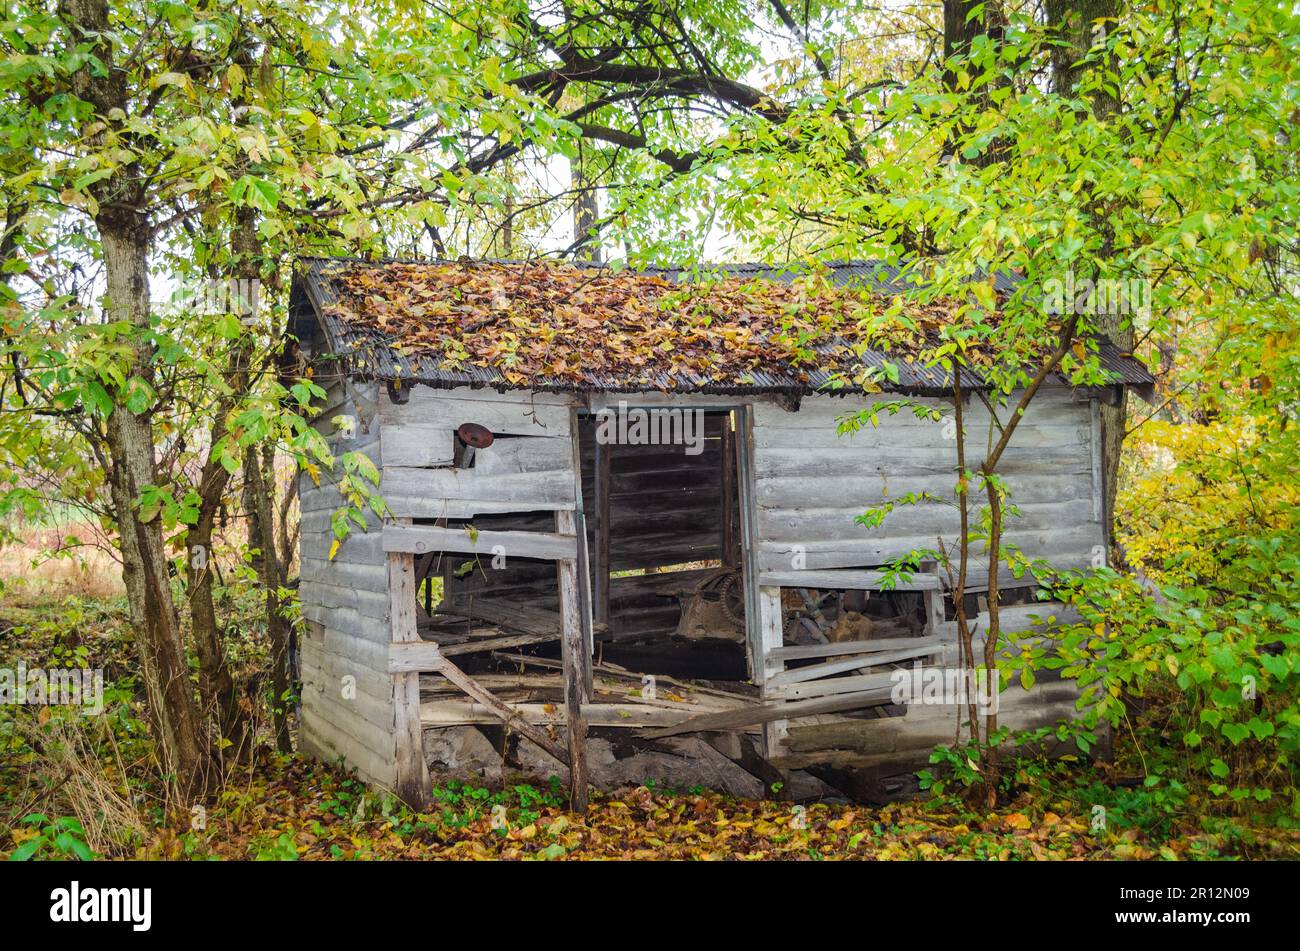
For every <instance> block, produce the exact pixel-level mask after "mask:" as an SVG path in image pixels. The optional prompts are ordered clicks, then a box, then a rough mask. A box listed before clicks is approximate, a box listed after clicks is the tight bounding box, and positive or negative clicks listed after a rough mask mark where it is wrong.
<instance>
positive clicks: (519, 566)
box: [415, 411, 749, 686]
mask: <svg viewBox="0 0 1300 951" xmlns="http://www.w3.org/2000/svg"><path fill="white" fill-rule="evenodd" d="M693 425H694V427H696V428H698V429H701V430H702V432H701V433H700V434H699V438H692V440H691V442H690V443H689V444H681V443H668V444H663V443H660V444H645V443H637V442H633V443H631V444H619V443H614V442H606V441H604V439H603V438H601V436H600V434H599V428H600V427H599V420H598V419H597V418H596V417H595V416H593V415H586V416H584V417H582V418H580V420H579V447H580V456H581V468H582V500H583V515H584V519H583V521H584V523H585V528H586V534H587V552H586V558H585V568H586V570H587V571H588V573H589V576H590V590H591V595H592V614H593V617H594V621H595V624H594V637H593V641H594V644H593V648H594V662H595V666H596V667H597V668H598V669H606V670H618V669H625V670H627V671H629V672H635V673H637V674H638V675H641V674H652V675H655V676H657V677H669V678H696V679H700V680H703V681H718V682H721V683H731V684H736V685H738V686H740V685H742V684H744V682H745V681H747V680H748V677H749V674H748V669H747V662H746V654H745V635H744V631H745V605H744V601H745V599H744V595H743V585H742V583H741V554H740V548H741V546H740V529H739V518H740V505H739V499H738V493H737V480H736V469H735V467H736V453H735V443H734V429H733V428H732V427H733V425H734V420H733V416H732V414H731V413H730V412H726V411H708V412H703V413H701V415H700V417H699V418H698V419H697V420H696V421H695V423H694V424H693ZM623 435H624V436H626V435H627V434H626V433H624V434H623ZM693 437H694V434H693ZM633 438H634V439H635V438H636V437H635V435H634V436H633ZM440 524H443V525H445V526H446V527H449V528H464V529H465V530H466V531H473V530H477V531H512V530H514V531H519V530H522V531H532V532H553V531H555V515H554V513H552V512H527V513H508V514H499V515H479V516H476V517H475V518H473V519H462V520H457V519H452V520H445V521H443V522H441V523H440ZM415 568H416V576H417V579H419V588H418V593H417V598H418V601H419V607H420V610H419V612H418V616H419V625H418V626H419V629H420V632H421V636H423V637H425V638H428V639H430V640H436V641H438V643H439V644H440V645H442V646H443V648H444V653H447V654H448V655H449V656H459V655H462V654H463V655H471V654H472V655H479V656H465V657H464V663H465V664H466V665H467V666H468V668H469V669H472V670H473V669H483V668H484V666H485V665H486V666H488V667H501V666H503V665H505V666H514V667H518V666H520V665H523V666H527V667H540V666H542V665H543V664H544V662H545V661H547V660H548V659H550V660H554V659H557V658H558V657H559V648H558V643H557V641H558V633H559V589H558V582H557V574H556V565H555V562H554V561H551V560H542V559H532V558H521V557H513V556H511V555H510V554H509V553H508V552H505V553H503V557H501V558H492V557H489V556H488V555H487V554H486V553H485V554H483V555H456V554H446V553H437V552H434V553H429V554H426V555H422V556H419V557H417V559H416V565H415ZM476 648H477V649H476ZM485 648H486V649H485ZM533 658H536V660H537V661H538V663H536V664H534V663H532V659H533ZM745 686H747V685H745Z"/></svg>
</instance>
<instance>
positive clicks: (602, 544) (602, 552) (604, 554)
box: [592, 440, 614, 624]
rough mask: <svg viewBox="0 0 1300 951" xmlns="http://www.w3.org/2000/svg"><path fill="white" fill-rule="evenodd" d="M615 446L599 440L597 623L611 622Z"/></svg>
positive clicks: (595, 574)
mask: <svg viewBox="0 0 1300 951" xmlns="http://www.w3.org/2000/svg"><path fill="white" fill-rule="evenodd" d="M613 450H614V447H613V446H612V445H610V444H608V443H602V442H600V441H599V440H597V441H596V459H595V466H594V467H595V484H596V498H595V500H594V502H595V513H596V563H595V565H594V566H593V571H592V600H593V602H594V612H593V613H594V615H595V619H596V623H597V624H608V623H609V539H610V524H609V479H610V476H609V468H610V457H611V456H612V455H613Z"/></svg>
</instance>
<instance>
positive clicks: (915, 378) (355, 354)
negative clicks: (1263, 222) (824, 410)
mask: <svg viewBox="0 0 1300 951" xmlns="http://www.w3.org/2000/svg"><path fill="white" fill-rule="evenodd" d="M347 263H349V262H348V261H346V260H343V259H334V258H306V259H303V260H302V261H301V262H300V266H299V269H298V271H297V273H296V274H295V276H294V283H293V290H292V293H291V300H290V309H291V314H292V325H291V328H290V329H291V332H293V333H295V334H296V335H297V336H299V337H300V338H301V337H303V335H304V332H305V331H306V326H305V324H304V322H305V321H311V320H314V321H316V322H318V323H319V325H320V327H321V329H322V331H323V333H324V336H325V340H326V343H327V346H328V349H329V352H330V353H332V354H334V355H335V356H337V357H338V359H339V362H340V364H341V369H342V370H343V372H345V373H347V374H349V375H350V376H352V377H353V378H356V379H366V380H377V381H380V382H399V381H400V382H404V383H408V384H411V383H424V384H426V385H429V386H434V387H444V388H446V387H455V386H474V387H480V386H491V387H494V388H497V389H528V390H541V391H545V390H557V391H575V390H582V391H593V392H644V391H648V390H661V391H666V392H674V391H675V392H695V393H719V394H744V393H776V392H779V393H791V394H800V393H811V392H815V391H824V392H834V387H835V383H836V381H837V380H843V379H844V375H845V374H846V373H851V372H854V371H857V370H860V369H862V368H871V367H874V368H881V369H883V368H884V366H885V364H887V363H888V364H892V366H893V368H894V369H895V370H896V371H897V374H898V380H897V382H893V383H889V382H886V381H885V380H883V379H881V380H880V381H879V382H881V384H882V385H883V387H884V389H886V390H891V391H896V392H905V393H916V394H937V393H946V392H948V391H949V390H950V389H951V377H950V375H949V373H948V372H947V370H946V369H943V368H940V367H936V366H926V365H923V364H921V363H919V362H916V361H909V360H908V359H906V358H900V356H899V355H898V354H889V353H886V352H884V351H880V350H869V349H868V350H859V351H858V352H857V353H855V355H854V357H853V359H852V363H853V366H845V365H843V361H844V359H845V358H844V356H843V354H844V349H845V341H843V340H836V341H828V342H827V344H825V345H824V346H820V347H816V348H814V349H815V350H817V351H818V352H822V353H825V354H826V355H827V362H828V367H827V368H824V369H809V370H807V371H801V372H799V373H797V374H795V373H791V372H789V371H787V370H785V369H780V370H773V371H766V370H762V369H756V370H753V371H750V372H749V373H748V374H746V375H745V377H744V378H742V379H738V380H735V381H732V382H726V383H719V382H717V381H716V380H713V379H710V378H708V377H705V376H702V375H700V374H696V373H693V372H690V371H682V372H677V373H673V374H668V373H656V372H646V373H643V374H642V375H640V376H639V377H638V378H636V379H631V378H626V377H614V376H611V375H608V374H601V373H594V372H592V373H588V374H587V375H586V377H585V378H584V379H583V381H582V382H581V383H575V382H574V381H573V380H571V379H555V378H548V377H544V376H540V377H539V376H534V377H532V378H530V380H529V382H528V383H527V384H525V385H522V386H520V385H517V384H512V383H509V382H507V380H506V379H505V378H504V377H503V376H502V375H501V373H499V372H498V371H497V370H496V369H494V368H492V367H479V366H463V367H459V368H446V367H443V366H440V365H438V364H437V363H435V362H434V360H433V359H431V358H428V357H424V358H422V357H421V356H420V355H419V354H411V353H404V352H402V351H401V350H400V349H399V348H398V347H396V346H394V345H393V344H392V342H391V341H390V340H389V339H388V338H387V337H386V336H385V335H384V334H383V333H382V332H381V331H379V330H376V329H374V328H369V327H360V326H356V325H354V324H351V323H349V322H347V321H345V320H343V319H342V318H341V317H340V316H338V314H337V310H336V308H334V307H333V305H334V304H336V303H337V297H336V295H335V293H334V290H333V288H332V286H331V281H330V276H329V274H327V273H326V270H327V269H329V270H334V271H336V270H337V269H338V268H339V267H340V266H345V265H346V264H347ZM355 263H357V264H359V265H365V266H367V267H374V266H376V262H371V261H365V262H362V261H357V262H355ZM406 263H410V262H406ZM826 267H828V268H829V269H830V274H831V275H832V279H833V280H834V281H835V283H837V284H843V285H853V286H866V287H869V288H870V289H872V290H874V291H878V292H880V293H884V294H896V293H899V292H900V291H902V290H904V289H906V287H907V286H908V284H907V282H908V280H909V278H907V277H906V276H904V275H903V274H902V273H901V272H900V269H899V268H898V267H896V266H893V265H889V264H884V263H881V262H873V261H842V262H832V263H829V264H827V265H826ZM648 273H652V274H657V275H659V276H661V277H663V278H665V279H666V280H672V281H688V280H690V279H691V278H692V276H693V275H696V274H700V273H704V274H715V275H716V274H722V275H727V276H736V277H754V278H761V279H770V280H780V281H787V282H788V281H791V280H793V279H794V278H795V277H796V276H798V274H799V271H798V270H797V269H790V268H776V267H772V266H769V265H759V264H728V265H706V266H702V267H700V268H696V269H686V268H664V269H654V270H648ZM1015 284H1016V279H1015V278H1014V277H1013V276H1010V275H1003V274H999V275H997V276H996V277H995V286H996V287H997V289H998V290H999V291H1010V290H1012V289H1014V287H1015ZM1096 343H1097V349H1098V354H1099V358H1100V362H1101V366H1102V367H1103V368H1104V369H1106V370H1108V371H1110V372H1111V373H1112V374H1113V376H1114V382H1115V383H1116V384H1122V385H1126V386H1138V387H1147V386H1149V385H1150V384H1152V383H1153V382H1154V378H1153V377H1152V376H1151V374H1150V373H1149V372H1148V371H1147V369H1146V367H1145V366H1144V365H1143V364H1142V363H1141V361H1139V360H1137V359H1135V358H1134V357H1133V356H1132V355H1129V354H1125V353H1122V352H1121V351H1120V350H1119V349H1118V348H1117V347H1115V346H1114V345H1112V344H1111V343H1109V342H1108V341H1105V340H1101V339H1098V340H1097V341H1096ZM835 364H838V365H835ZM963 377H965V374H963ZM965 382H966V385H967V386H969V387H975V388H978V387H981V386H984V384H983V382H982V381H980V380H979V379H978V378H976V379H966V381H965ZM1047 382H1048V383H1049V384H1053V385H1068V381H1067V380H1066V379H1064V378H1063V377H1061V376H1060V375H1054V377H1052V378H1049V380H1048V381H1047ZM850 391H851V390H850Z"/></svg>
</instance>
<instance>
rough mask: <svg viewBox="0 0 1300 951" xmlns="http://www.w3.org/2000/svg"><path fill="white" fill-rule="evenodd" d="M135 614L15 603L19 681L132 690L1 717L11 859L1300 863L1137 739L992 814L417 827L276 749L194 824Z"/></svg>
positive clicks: (498, 807)
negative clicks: (1143, 759)
mask: <svg viewBox="0 0 1300 951" xmlns="http://www.w3.org/2000/svg"><path fill="white" fill-rule="evenodd" d="M234 607H236V608H237V607H238V606H237V605H235V606H234ZM254 607H255V605H254V606H250V609H249V611H248V612H247V614H248V616H249V617H254V616H256V611H255V610H254ZM123 613H124V612H123V605H122V603H121V602H120V600H119V601H113V600H98V599H71V600H69V599H65V600H63V601H62V602H59V603H57V604H54V603H43V604H29V605H16V604H13V603H6V602H0V659H2V661H0V666H7V665H10V664H14V663H17V662H18V661H23V662H25V663H28V664H31V663H34V662H38V661H40V662H43V663H45V664H46V665H51V664H52V663H53V662H54V660H57V661H58V662H59V663H67V664H75V665H85V666H90V667H102V668H104V669H105V671H106V675H107V677H108V679H109V681H110V682H111V683H112V686H111V687H110V688H109V689H108V690H107V692H106V708H105V711H104V715H103V716H94V717H85V716H82V715H81V714H78V713H72V714H71V715H70V716H66V717H65V715H64V714H65V713H66V711H63V712H60V709H59V708H52V707H40V708H34V707H30V706H0V860H4V859H9V860H14V859H24V858H32V859H42V858H53V859H59V858H93V857H105V858H133V857H134V858H159V859H271V860H299V859H326V860H329V859H399V858H400V859H417V858H428V859H433V858H442V859H470V860H473V859H506V860H515V859H519V860H555V859H638V860H640V859H680V860H685V859H690V860H714V859H724V860H726V859H729V860H746V861H752V860H764V859H782V860H804V861H808V860H812V861H816V860H840V859H859V860H893V859H927V860H940V859H989V858H992V859H1030V860H1032V859H1038V860H1069V859H1094V858H1104V859H1112V858H1114V859H1150V858H1163V859H1171V860H1173V859H1200V858H1223V857H1246V858H1295V857H1300V832H1297V831H1296V830H1295V829H1294V828H1291V827H1290V824H1288V823H1287V822H1285V821H1279V820H1278V819H1277V815H1276V812H1273V813H1270V812H1268V811H1265V809H1266V807H1263V806H1251V805H1249V804H1244V805H1243V806H1242V807H1241V808H1242V809H1243V810H1246V809H1248V808H1254V809H1257V810H1259V811H1254V812H1250V811H1241V812H1238V813H1236V814H1224V813H1221V812H1216V811H1214V810H1212V809H1211V808H1209V800H1208V799H1206V798H1205V797H1204V794H1203V793H1201V792H1199V791H1197V790H1188V789H1182V790H1176V789H1171V788H1169V786H1168V784H1165V783H1160V782H1152V781H1151V780H1150V779H1149V778H1148V779H1147V780H1146V781H1145V782H1144V781H1143V780H1142V778H1141V777H1140V776H1138V777H1136V778H1135V777H1134V775H1133V773H1134V769H1135V767H1134V765H1133V762H1134V761H1135V760H1136V757H1134V756H1133V755H1132V753H1131V751H1130V752H1125V750H1124V748H1123V747H1122V744H1120V743H1117V751H1118V756H1117V762H1116V764H1114V765H1109V764H1106V765H1101V766H1088V765H1085V764H1082V763H1071V762H1065V763H1060V762H1057V763H1048V762H1037V761H1026V762H1024V763H1022V764H1021V765H1019V766H1018V767H1017V768H1016V769H1015V770H1013V771H1009V772H1008V774H1007V782H1006V785H1005V788H1004V790H1003V794H1002V795H1000V796H999V798H998V801H997V803H996V804H995V805H993V806H992V807H987V806H986V804H980V805H976V806H972V805H970V804H968V803H967V802H966V800H965V799H964V798H963V797H962V796H960V795H955V794H950V795H945V796H927V797H924V798H921V799H918V800H915V801H912V802H907V803H901V804H894V805H889V806H885V807H869V806H863V805H854V804H850V803H846V802H808V803H799V804H794V803H790V802H782V801H778V800H777V799H776V798H773V799H771V800H765V801H748V800H737V799H733V798H730V797H726V796H721V795H718V794H716V793H713V792H710V791H707V790H703V789H698V788H692V789H680V788H669V787H666V786H660V785H646V786H639V787H635V788H628V789H623V790H618V791H613V792H608V793H597V794H595V795H594V797H593V800H592V804H591V808H590V810H589V812H588V813H587V814H585V815H581V816H580V815H576V814H574V813H572V812H570V811H569V810H568V808H567V794H566V791H565V790H564V789H562V788H561V787H560V785H559V783H558V781H556V780H554V779H552V780H550V781H547V780H545V779H539V778H537V777H532V778H524V777H516V778H513V779H509V780H507V781H505V782H504V783H501V784H498V785H496V786H494V787H493V788H490V789H489V788H484V787H480V786H474V785H466V784H464V783H460V782H450V781H447V780H445V779H442V778H439V777H435V779H434V783H435V785H434V790H433V793H434V802H433V805H432V806H431V807H430V808H428V809H427V810H425V811H423V812H419V813H417V812H412V811H411V810H409V809H407V808H406V807H405V806H404V805H402V804H401V803H400V802H399V801H397V800H395V799H394V798H393V797H391V796H389V795H386V794H384V793H382V792H377V791H374V790H369V789H367V788H366V787H365V786H364V785H363V784H361V783H360V782H359V781H358V780H357V779H356V778H354V777H353V776H351V775H350V774H349V773H348V772H346V771H345V770H342V769H339V768H337V767H335V766H331V765H327V764H320V763H314V762H309V761H306V760H304V759H302V758H300V757H297V756H281V755H278V754H274V753H271V752H268V751H267V750H266V749H262V750H260V751H259V752H258V753H257V754H256V755H255V757H254V758H253V761H252V762H251V763H247V764H243V765H239V766H237V767H235V768H233V769H232V770H230V772H229V774H228V775H227V777H226V779H225V782H224V784H223V785H222V787H221V788H220V789H219V790H218V791H217V792H216V793H214V795H213V796H212V797H211V798H210V799H209V800H207V801H206V802H204V803H202V804H200V805H199V806H198V807H195V808H179V809H178V808H176V807H175V805H174V804H169V803H168V802H167V800H166V799H165V797H164V796H163V795H162V792H161V790H160V788H159V786H158V780H157V776H158V770H157V763H156V761H155V759H154V754H153V747H152V742H151V740H150V738H149V735H148V728H147V726H146V724H145V723H144V722H143V707H142V705H141V702H140V698H139V696H138V691H137V689H136V687H135V685H134V683H133V679H132V676H131V670H132V669H133V668H134V666H135V664H134V659H133V656H132V654H133V649H132V646H131V640H130V638H129V630H128V628H127V625H126V623H125V619H124V617H123ZM246 633H247V635H248V636H249V638H250V639H251V640H254V641H255V640H256V631H254V630H252V629H251V628H250V629H248V630H247V631H246ZM52 658H53V660H52ZM42 659H43V660H42ZM256 662H257V658H256V657H254V656H250V657H249V658H248V664H249V665H251V666H255V665H256ZM1121 739H1122V738H1121ZM69 744H75V745H76V750H75V751H74V752H75V753H76V758H75V760H71V761H70V760H69V759H68V758H67V757H66V756H64V755H63V752H62V751H63V749H64V747H66V746H68V745H69ZM1148 755H1150V748H1148ZM70 762H72V763H75V769H72V770H70V769H69V763H70ZM774 792H776V793H778V794H779V790H777V791H774ZM1099 806H1100V807H1101V810H1100V812H1099V811H1098V807H1099ZM1099 818H1100V821H1099Z"/></svg>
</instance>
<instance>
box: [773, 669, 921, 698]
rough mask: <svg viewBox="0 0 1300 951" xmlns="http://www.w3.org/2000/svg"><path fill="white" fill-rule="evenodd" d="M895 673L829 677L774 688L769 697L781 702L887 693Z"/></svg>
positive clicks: (892, 683) (891, 686)
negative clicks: (868, 691)
mask: <svg viewBox="0 0 1300 951" xmlns="http://www.w3.org/2000/svg"><path fill="white" fill-rule="evenodd" d="M896 673H898V672H897V671H890V672H888V673H882V674H863V675H861V676H858V677H831V678H829V679H827V680H810V681H808V682H807V683H800V684H789V685H787V686H782V687H774V688H772V690H771V693H770V695H771V696H773V697H776V698H779V699H781V700H807V699H810V698H812V697H826V696H830V695H833V694H841V693H859V692H861V691H864V690H876V689H878V688H879V689H883V690H885V691H886V693H888V692H889V691H891V690H892V689H893V686H894V683H895V674H896Z"/></svg>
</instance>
